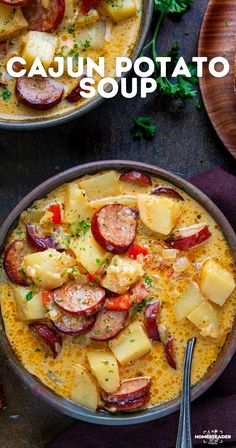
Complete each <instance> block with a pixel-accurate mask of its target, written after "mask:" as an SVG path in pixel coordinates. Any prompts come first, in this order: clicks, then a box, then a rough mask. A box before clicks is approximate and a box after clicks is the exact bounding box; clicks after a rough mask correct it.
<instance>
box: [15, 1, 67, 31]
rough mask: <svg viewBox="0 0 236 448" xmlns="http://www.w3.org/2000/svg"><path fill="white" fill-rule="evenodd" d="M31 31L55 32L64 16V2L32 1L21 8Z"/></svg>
mask: <svg viewBox="0 0 236 448" xmlns="http://www.w3.org/2000/svg"><path fill="white" fill-rule="evenodd" d="M23 14H24V16H25V18H26V20H27V22H28V24H29V29H30V30H31V31H46V32H48V33H50V32H52V31H55V30H56V29H57V28H58V27H59V25H60V24H61V22H62V20H63V18H64V15H65V0H48V1H47V2H45V1H44V0H33V1H32V2H30V4H29V5H27V6H25V7H24V8H23Z"/></svg>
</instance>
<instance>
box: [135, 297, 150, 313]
mask: <svg viewBox="0 0 236 448" xmlns="http://www.w3.org/2000/svg"><path fill="white" fill-rule="evenodd" d="M147 303H148V301H147V300H146V299H144V300H142V302H140V303H139V304H138V306H137V308H136V310H137V313H141V311H142V310H143V308H145V306H146V305H147Z"/></svg>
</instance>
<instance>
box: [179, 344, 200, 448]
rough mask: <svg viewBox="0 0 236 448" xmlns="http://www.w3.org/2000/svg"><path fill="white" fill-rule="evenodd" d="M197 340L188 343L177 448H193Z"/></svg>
mask: <svg viewBox="0 0 236 448" xmlns="http://www.w3.org/2000/svg"><path fill="white" fill-rule="evenodd" d="M195 342H196V338H192V339H190V340H189V341H188V343H187V347H186V350H185V357H184V375H183V390H182V397H181V406H180V416H179V428H178V435H177V441H176V448H192V439H191V418H190V410H191V381H190V380H191V366H192V356H193V349H194V345H195Z"/></svg>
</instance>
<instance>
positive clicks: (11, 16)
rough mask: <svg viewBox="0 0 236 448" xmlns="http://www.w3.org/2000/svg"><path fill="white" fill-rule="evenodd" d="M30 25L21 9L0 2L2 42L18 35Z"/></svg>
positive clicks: (0, 36) (0, 38)
mask: <svg viewBox="0 0 236 448" xmlns="http://www.w3.org/2000/svg"><path fill="white" fill-rule="evenodd" d="M27 26H28V23H27V21H26V20H25V18H24V16H23V14H22V11H21V9H15V8H10V6H7V5H3V4H0V42H3V41H5V40H8V39H10V38H11V37H13V36H16V35H17V34H18V33H19V32H20V31H22V30H24V29H26V28H27Z"/></svg>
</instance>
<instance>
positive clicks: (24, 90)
mask: <svg viewBox="0 0 236 448" xmlns="http://www.w3.org/2000/svg"><path fill="white" fill-rule="evenodd" d="M63 91H64V87H63V86H62V84H60V83H59V82H57V81H55V80H54V79H51V78H41V77H39V76H36V77H34V78H28V77H27V76H22V77H21V78H18V79H17V81H16V96H17V98H18V100H19V101H20V102H21V103H23V104H24V105H25V106H28V107H31V108H32V109H37V110H48V109H51V108H52V107H54V106H56V105H57V104H58V103H59V102H60V101H61V99H62V95H63Z"/></svg>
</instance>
